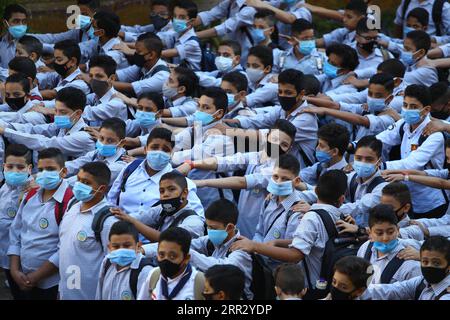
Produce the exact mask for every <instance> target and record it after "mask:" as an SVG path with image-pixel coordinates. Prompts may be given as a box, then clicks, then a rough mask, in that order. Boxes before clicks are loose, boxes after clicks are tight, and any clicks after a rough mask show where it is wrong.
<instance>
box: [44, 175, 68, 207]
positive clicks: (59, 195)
mask: <svg viewBox="0 0 450 320" xmlns="http://www.w3.org/2000/svg"><path fill="white" fill-rule="evenodd" d="M68 187H69V184H68V183H67V182H66V180H64V179H62V180H61V184H60V185H59V187H58V189H56V192H55V193H54V194H53V196H52V198H53V199H54V200H55V201H56V202H59V203H62V202H63V198H64V193H66V189H67V188H68ZM42 192H43V191H42Z"/></svg>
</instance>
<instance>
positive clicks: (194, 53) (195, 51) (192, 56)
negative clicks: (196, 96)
mask: <svg viewBox="0 0 450 320" xmlns="http://www.w3.org/2000/svg"><path fill="white" fill-rule="evenodd" d="M192 37H197V34H196V33H195V30H194V29H193V28H191V29H189V30H188V31H186V32H185V33H183V34H182V35H179V34H177V40H176V41H175V49H176V50H177V52H178V56H177V57H174V59H173V62H174V63H175V64H179V63H181V62H182V61H187V62H188V64H189V67H190V68H191V69H192V70H194V71H200V62H201V61H202V49H201V48H200V44H199V42H198V41H196V40H194V39H190V38H192Z"/></svg>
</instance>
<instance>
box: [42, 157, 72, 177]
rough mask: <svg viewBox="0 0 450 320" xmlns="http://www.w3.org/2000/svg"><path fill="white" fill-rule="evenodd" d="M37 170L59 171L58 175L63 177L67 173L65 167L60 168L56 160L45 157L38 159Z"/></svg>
mask: <svg viewBox="0 0 450 320" xmlns="http://www.w3.org/2000/svg"><path fill="white" fill-rule="evenodd" d="M37 167H38V171H39V172H42V171H57V172H59V176H60V177H61V178H62V179H64V177H65V176H66V173H67V169H66V168H65V167H64V168H61V167H60V165H59V164H58V162H56V160H55V159H52V158H47V159H40V160H39V161H38V164H37Z"/></svg>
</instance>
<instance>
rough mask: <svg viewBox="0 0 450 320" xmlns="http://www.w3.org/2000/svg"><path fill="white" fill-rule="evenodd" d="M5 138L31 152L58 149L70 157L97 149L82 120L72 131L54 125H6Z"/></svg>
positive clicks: (2, 122) (1, 122) (3, 123)
mask: <svg viewBox="0 0 450 320" xmlns="http://www.w3.org/2000/svg"><path fill="white" fill-rule="evenodd" d="M0 125H1V126H3V127H6V129H5V133H4V134H3V135H4V136H5V138H8V139H9V141H10V142H14V143H21V144H24V145H26V146H27V147H28V148H29V149H31V150H36V151H40V150H43V149H46V148H52V147H53V148H58V149H60V150H61V152H62V153H63V154H64V155H66V156H70V157H79V156H82V155H84V154H86V153H87V152H89V151H91V150H94V149H95V143H94V140H92V138H91V135H90V134H89V133H87V132H85V131H83V130H82V129H83V128H84V127H86V123H85V122H84V121H83V119H82V118H80V119H79V120H78V121H77V122H76V123H75V124H74V125H73V126H72V128H70V129H59V128H57V127H56V125H55V124H54V123H49V124H40V125H32V124H30V123H25V124H20V123H9V124H8V123H6V122H4V121H2V120H0Z"/></svg>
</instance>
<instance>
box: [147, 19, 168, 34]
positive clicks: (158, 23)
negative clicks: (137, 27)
mask: <svg viewBox="0 0 450 320" xmlns="http://www.w3.org/2000/svg"><path fill="white" fill-rule="evenodd" d="M150 20H151V21H152V24H153V26H154V27H155V30H156V31H160V30H161V29H162V28H164V27H165V26H166V25H167V24H168V23H169V19H165V18H163V17H161V16H160V15H150Z"/></svg>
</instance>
